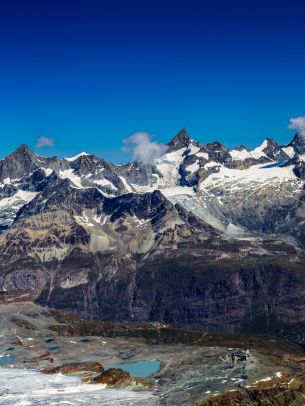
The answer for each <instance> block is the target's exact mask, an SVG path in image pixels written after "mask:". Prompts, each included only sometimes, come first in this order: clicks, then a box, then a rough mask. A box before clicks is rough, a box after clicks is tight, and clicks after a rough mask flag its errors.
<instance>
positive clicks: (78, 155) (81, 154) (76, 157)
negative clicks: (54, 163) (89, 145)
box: [64, 152, 90, 162]
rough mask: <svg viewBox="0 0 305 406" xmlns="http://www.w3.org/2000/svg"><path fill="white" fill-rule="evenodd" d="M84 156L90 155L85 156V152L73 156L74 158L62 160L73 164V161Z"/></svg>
mask: <svg viewBox="0 0 305 406" xmlns="http://www.w3.org/2000/svg"><path fill="white" fill-rule="evenodd" d="M85 155H90V154H87V152H81V153H80V154H77V155H75V156H72V157H71V158H64V159H65V160H66V161H70V162H73V161H75V160H76V159H78V158H80V157H81V156H85Z"/></svg>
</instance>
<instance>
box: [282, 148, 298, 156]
mask: <svg viewBox="0 0 305 406" xmlns="http://www.w3.org/2000/svg"><path fill="white" fill-rule="evenodd" d="M282 150H283V151H284V152H285V153H286V154H287V155H288V156H289V158H292V157H294V155H295V152H294V149H293V147H284V148H282Z"/></svg>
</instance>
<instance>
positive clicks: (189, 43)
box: [0, 0, 305, 160]
mask: <svg viewBox="0 0 305 406" xmlns="http://www.w3.org/2000/svg"><path fill="white" fill-rule="evenodd" d="M4 3H6V4H4ZM304 16H305V2H304V1H303V0H299V1H298V0H290V1H281V0H277V1H273V0H265V1H260V0H257V1H252V0H249V1H245V0H243V1H234V0H233V1H228V0H227V1H225V0H223V1H221V0H213V1H212V0H210V1H192V0H187V1H179V0H177V1H175V2H171V1H165V0H163V2H161V1H158V0H156V1H144V0H142V1H132V0H130V1H127V0H125V1H113V0H108V1H103V0H100V1H93V0H86V1H85V0H84V1H78V0H73V1H72V0H71V1H67V0H61V1H58V0H53V1H49V0H43V1H31V0H27V1H26V0H24V1H14V0H10V1H6V2H1V6H0V58H1V59H0V135H1V149H0V155H1V156H3V155H4V154H6V153H8V152H10V151H12V150H14V149H15V148H16V147H17V146H18V145H19V144H21V143H27V144H28V145H29V146H30V147H34V145H35V142H36V140H37V138H38V137H39V136H40V135H46V136H48V137H52V138H53V139H54V140H55V146H54V147H53V148H49V147H44V148H41V149H39V150H38V149H35V151H37V152H39V153H41V154H42V155H53V154H59V155H73V154H74V153H77V152H79V151H83V150H85V151H87V152H92V153H96V154H98V155H101V156H103V157H105V158H107V159H113V160H122V159H126V158H125V156H124V154H123V152H121V140H122V139H123V138H124V137H127V136H128V135H130V134H132V133H134V132H136V131H143V130H144V131H148V132H150V133H153V134H156V139H157V140H158V141H160V142H167V141H169V139H170V138H171V137H172V136H173V135H175V133H176V132H177V131H178V130H179V129H180V128H181V127H184V126H186V127H187V128H188V130H189V133H190V135H191V137H192V138H194V139H197V140H199V141H200V142H202V143H205V142H210V141H213V140H215V139H218V140H220V141H222V142H223V143H224V144H226V145H228V146H229V147H234V146H235V145H238V144H240V143H245V144H247V145H249V146H250V147H252V146H254V145H256V144H259V143H260V142H261V141H262V140H263V138H264V137H272V138H275V139H276V140H277V141H278V142H281V143H285V142H287V141H288V140H289V138H291V137H292V135H293V133H292V132H291V131H288V129H287V125H288V122H289V119H290V118H291V117H296V116H300V115H304V114H305V45H304V44H305V24H304Z"/></svg>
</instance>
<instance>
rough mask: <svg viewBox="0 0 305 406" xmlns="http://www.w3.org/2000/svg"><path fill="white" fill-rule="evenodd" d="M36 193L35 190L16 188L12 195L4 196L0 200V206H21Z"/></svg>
mask: <svg viewBox="0 0 305 406" xmlns="http://www.w3.org/2000/svg"><path fill="white" fill-rule="evenodd" d="M36 195H37V193H36V192H28V191H25V190H18V191H17V192H16V193H15V194H14V195H13V196H10V197H5V198H3V199H1V200H0V208H4V207H5V208H7V207H12V206H18V207H21V206H23V205H24V204H26V203H29V202H30V201H31V200H33V199H34V197H35V196H36Z"/></svg>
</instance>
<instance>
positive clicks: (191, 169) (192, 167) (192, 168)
mask: <svg viewBox="0 0 305 406" xmlns="http://www.w3.org/2000/svg"><path fill="white" fill-rule="evenodd" d="M199 168H200V166H199V163H198V161H196V162H194V163H193V164H191V165H189V166H187V167H186V170H187V171H188V172H191V173H194V172H196V171H198V169H199Z"/></svg>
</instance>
